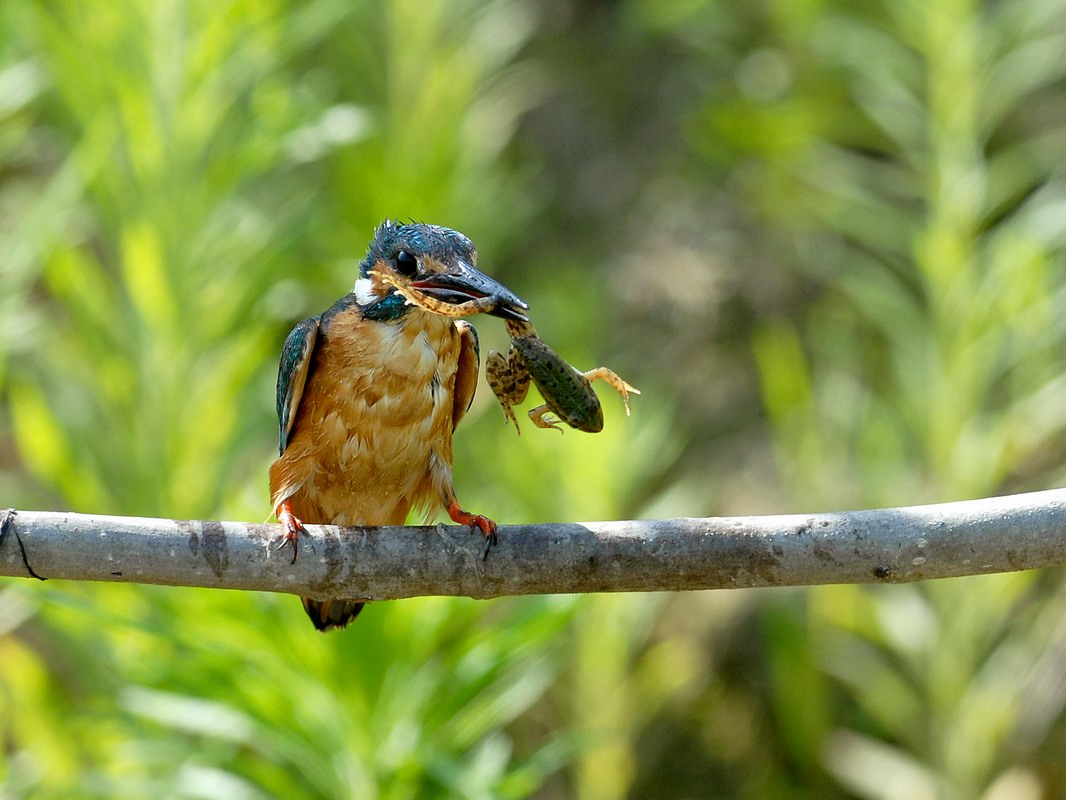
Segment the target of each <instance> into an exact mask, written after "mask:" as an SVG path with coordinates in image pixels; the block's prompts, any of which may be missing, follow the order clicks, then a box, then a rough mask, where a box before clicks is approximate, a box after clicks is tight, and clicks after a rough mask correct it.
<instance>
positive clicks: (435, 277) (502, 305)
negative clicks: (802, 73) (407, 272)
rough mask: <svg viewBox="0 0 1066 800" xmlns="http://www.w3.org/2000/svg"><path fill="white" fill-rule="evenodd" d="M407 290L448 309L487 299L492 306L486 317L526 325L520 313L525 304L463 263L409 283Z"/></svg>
mask: <svg viewBox="0 0 1066 800" xmlns="http://www.w3.org/2000/svg"><path fill="white" fill-rule="evenodd" d="M411 288H412V289H417V290H418V291H419V292H421V293H422V294H424V295H428V296H429V297H432V298H434V299H436V300H440V301H442V302H445V303H450V304H452V305H459V304H460V303H465V302H467V301H468V300H480V299H482V298H485V297H488V298H491V299H492V300H493V301H494V302H493V306H492V308H491V309H489V310H488V311H487V312H486V313H488V314H491V315H492V316H494V317H502V318H503V319H513V320H516V321H518V322H528V319H529V318H528V317H526V315H525V314H523V313H522V312H523V311H525V310H526V309H527V308H529V304H528V303H526V302H525V301H524V300H523V299H522V298H520V297H519V296H518V295H516V294H515V293H514V292H512V291H511V290H510V289H508V288H507V287H506V286H504V285H503V284H502V283H499V282H498V281H494V280H493V279H492V278H490V277H489V276H488V275H486V274H485V273H483V272H481V271H480V270H477V269H475V268H474V267H472V266H470V265H469V264H467V263H465V262H463V261H460V262H459V263H458V264H457V265H456V266H455V267H452V268H449V269H448V270H446V271H444V272H437V273H434V274H432V275H427V276H425V277H424V278H422V279H421V280H417V281H412V282H411Z"/></svg>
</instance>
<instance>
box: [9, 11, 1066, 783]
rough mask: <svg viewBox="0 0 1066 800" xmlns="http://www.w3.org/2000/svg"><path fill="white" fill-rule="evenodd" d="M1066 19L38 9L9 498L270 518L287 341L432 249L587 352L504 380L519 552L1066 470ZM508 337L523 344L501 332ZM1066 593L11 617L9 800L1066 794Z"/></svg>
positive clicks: (1015, 482) (25, 25) (494, 439)
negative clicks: (574, 379)
mask: <svg viewBox="0 0 1066 800" xmlns="http://www.w3.org/2000/svg"><path fill="white" fill-rule="evenodd" d="M1063 52H1066V3H1064V2H1062V0H1012V1H1011V2H990V3H977V2H975V1H974V0H937V2H931V3H927V4H921V3H911V2H905V3H896V2H889V1H888V0H865V2H861V3H845V2H841V1H840V0H837V1H835V2H831V1H830V0H807V1H806V2H802V3H795V2H779V1H778V0H764V2H762V3H757V4H736V3H724V2H721V0H666V1H665V2H659V1H658V0H657V1H656V2H652V1H651V0H627V1H626V2H621V3H577V2H572V0H557V1H556V2H551V3H535V2H533V1H532V0H461V1H460V2H453V3H444V2H442V0H430V2H414V0H390V2H385V3H370V2H354V3H353V2H344V1H343V0H311V2H306V3H295V2H290V1H289V0H231V1H227V2H221V3H197V2H193V3H188V2H177V1H176V0H122V1H121V2H116V3H112V4H106V5H100V4H89V5H86V4H80V3H74V2H51V3H45V2H26V3H6V4H2V5H0V505H14V506H16V507H22V508H54V509H58V508H70V509H73V510H76V511H82V512H97V513H109V514H141V515H151V516H166V517H202V518H210V517H214V518H220V517H221V518H241V519H249V520H261V519H263V518H264V517H265V516H266V513H267V511H268V509H267V508H266V506H267V499H266V490H265V473H266V468H267V466H268V465H269V463H270V460H271V458H272V456H273V447H274V442H275V441H276V436H275V432H274V428H275V425H276V421H275V420H274V419H273V408H272V405H273V399H272V398H273V382H274V377H275V372H274V371H275V367H276V355H277V353H278V351H279V348H280V343H281V341H282V339H283V337H284V335H285V333H286V332H287V330H288V327H289V326H290V325H291V324H292V323H293V321H295V320H296V319H299V318H302V317H304V316H307V315H310V314H314V313H317V312H318V311H320V310H321V309H322V308H324V307H326V306H327V305H328V304H329V303H330V302H331V301H332V300H333V299H334V298H336V297H337V296H338V295H339V294H340V293H342V292H343V291H345V290H347V289H348V288H349V286H350V285H351V282H352V281H353V278H354V271H355V265H356V263H357V261H358V259H359V258H360V257H361V255H362V252H363V250H364V248H365V246H366V241H367V239H368V238H369V236H370V234H371V231H372V228H373V226H374V225H375V224H376V223H377V222H379V221H380V220H381V219H383V218H384V217H386V216H398V217H403V218H407V217H412V218H415V219H424V220H427V221H433V222H439V223H442V224H447V225H451V226H454V227H457V228H459V229H460V230H463V231H464V232H466V233H467V234H468V235H470V236H471V237H472V238H473V239H474V241H475V242H477V243H478V245H479V248H480V250H481V254H482V260H481V265H482V266H483V267H485V268H486V269H487V270H488V271H490V272H492V273H493V274H495V275H496V276H498V277H500V278H501V279H502V280H504V282H506V283H507V284H508V285H509V286H511V287H512V288H513V289H515V291H517V292H518V293H519V294H520V295H521V296H523V297H524V298H526V299H527V300H529V301H530V302H531V304H532V306H533V309H534V312H535V317H536V320H537V323H538V327H539V328H540V330H541V332H542V334H543V335H544V336H545V337H546V338H548V339H549V340H550V341H551V342H552V343H553V345H554V346H555V347H556V348H557V349H559V350H560V352H563V353H565V354H566V355H567V357H568V358H569V359H570V360H572V361H574V362H575V363H577V364H580V365H588V366H594V365H596V364H600V363H605V364H609V365H610V366H612V367H614V368H617V369H618V371H619V372H620V373H621V374H623V375H625V376H626V377H627V378H628V379H629V380H631V381H632V382H633V383H635V384H636V385H638V386H639V387H640V388H641V389H642V390H643V391H644V394H643V395H642V396H641V397H640V398H638V399H637V401H636V402H635V404H634V416H633V417H632V418H630V419H626V418H625V417H624V416H623V415H622V413H621V410H620V405H621V404H620V403H618V402H616V400H615V399H614V398H611V397H605V405H606V410H607V415H608V417H607V425H606V430H605V432H604V433H603V434H600V435H597V436H596V438H595V439H587V438H586V437H585V436H583V435H581V434H578V433H576V432H570V433H567V434H566V435H565V436H561V437H560V436H556V435H552V434H544V433H542V432H539V431H536V430H533V429H532V428H531V427H530V426H528V425H527V426H525V428H524V429H525V431H526V433H525V434H524V435H523V436H522V437H521V438H516V437H515V436H514V433H513V431H512V430H511V429H509V428H507V427H505V426H504V425H503V423H502V415H501V414H500V412H499V409H498V408H496V407H494V403H493V402H492V401H491V397H488V396H487V395H488V394H489V393H488V392H486V391H485V390H484V389H482V391H481V393H480V395H479V396H478V398H477V399H476V403H475V406H474V409H473V411H472V412H471V415H470V417H468V419H467V420H466V421H464V423H463V426H462V427H461V429H460V433H459V436H458V439H457V455H456V475H457V481H458V490H459V493H460V496H461V497H462V498H463V499H464V503H466V504H467V505H468V507H470V508H472V509H475V510H477V511H479V512H481V513H485V514H488V515H490V516H492V517H495V518H496V519H498V520H500V521H502V522H518V521H538V520H551V519H571V520H573V519H595V518H627V517H640V516H644V517H651V516H680V515H699V514H711V513H750V514H755V513H771V512H774V511H785V510H789V511H813V510H824V509H835V508H846V507H860V506H873V505H902V504H908V503H917V502H929V501H937V500H949V499H962V498H966V497H975V496H979V495H985V494H993V493H997V492H1005V491H1011V490H1023V489H1030V488H1042V487H1046V486H1049V485H1055V484H1058V483H1061V482H1062V479H1063V477H1064V474H1066V473H1064V471H1063V469H1062V467H1061V466H1060V465H1061V464H1063V463H1064V461H1066V458H1064V456H1066V452H1064V451H1066V436H1064V427H1066V410H1064V409H1066V403H1063V402H1062V397H1063V395H1064V393H1066V382H1064V379H1063V377H1062V372H1061V368H1060V364H1061V363H1062V360H1063V355H1064V352H1063V350H1064V334H1066V330H1064V325H1063V319H1066V316H1064V314H1063V313H1062V309H1063V298H1064V294H1063V285H1064V283H1063V272H1064V270H1063V267H1064V257H1063V256H1064V254H1063V250H1064V247H1066V214H1064V213H1063V209H1064V208H1066V174H1064V167H1063V165H1064V164H1066V135H1064V134H1066V61H1064V60H1063V59H1062V57H1061V54H1062V53H1063ZM478 325H479V330H480V332H481V334H482V339H483V347H484V349H486V350H487V349H488V347H491V346H496V347H500V346H501V345H503V344H504V339H505V337H504V336H503V333H502V330H501V326H499V325H498V324H494V321H493V320H487V321H481V322H479V323H478ZM1064 619H1066V585H1064V584H1063V582H1062V580H1061V577H1060V576H1059V575H1057V574H1055V573H1047V574H1026V573H1023V574H1017V575H1004V576H989V577H984V578H980V579H966V580H957V581H942V582H937V583H935V584H927V585H913V586H900V587H873V588H865V587H855V586H838V587H820V588H818V589H813V590H805V591H798V590H776V591H765V592H754V591H749V592H717V593H701V594H692V595H679V596H676V597H665V596H625V595H623V596H591V597H580V598H572V597H565V598H559V597H548V598H524V599H514V600H503V601H495V602H491V603H475V602H472V601H464V600H458V599H456V600H445V599H425V600H412V601H404V602H395V603H388V604H381V605H374V606H372V607H371V608H370V609H369V610H368V611H367V612H366V613H364V614H363V615H362V616H361V617H360V619H359V621H358V623H357V624H356V625H355V626H353V628H352V629H351V630H349V631H347V632H345V633H343V634H336V635H330V636H325V637H324V636H321V635H319V634H317V633H315V631H313V630H312V629H311V627H310V625H308V624H307V622H306V619H305V618H304V616H303V612H302V611H301V609H300V608H299V604H298V603H297V602H296V601H295V600H294V599H292V598H289V597H284V596H267V595H255V594H249V593H235V592H210V591H194V590H185V589H167V588H161V587H140V586H96V585H89V584H56V583H52V582H49V583H46V584H32V585H31V584H29V583H26V582H23V581H9V582H8V583H7V585H5V586H4V587H3V589H2V590H0V737H2V741H3V748H0V798H17V797H35V798H50V797H55V798H77V797H85V798H97V797H100V798H103V797H107V798H121V797H130V798H140V797H187V798H260V797H286V798H289V797H296V798H298V797H329V798H335V797H360V798H363V797H383V798H405V797H411V798H414V797H419V798H421V797H468V798H489V797H505V798H506V797H527V796H537V797H541V798H561V797H577V798H583V799H588V800H594V799H598V798H607V799H609V798H621V797H634V798H642V797H647V798H658V797H750V798H756V797H757V798H764V797H775V798H776V797H782V798H788V797H795V798H800V797H814V796H816V797H860V798H878V799H880V798H884V799H885V800H891V799H894V798H907V800H911V798H951V799H952V800H954V799H955V798H958V799H959V800H964V799H965V798H985V800H1000V799H1001V798H1012V799H1013V798H1020V799H1021V800H1026V799H1027V798H1040V797H1055V796H1061V795H1063V794H1066V769H1064V768H1063V764H1066V723H1064V721H1063V713H1062V710H1063V706H1064V704H1066V688H1064V687H1066V680H1064V677H1066V667H1064V666H1063V665H1064V664H1066V625H1064V623H1063V622H1062V620H1064Z"/></svg>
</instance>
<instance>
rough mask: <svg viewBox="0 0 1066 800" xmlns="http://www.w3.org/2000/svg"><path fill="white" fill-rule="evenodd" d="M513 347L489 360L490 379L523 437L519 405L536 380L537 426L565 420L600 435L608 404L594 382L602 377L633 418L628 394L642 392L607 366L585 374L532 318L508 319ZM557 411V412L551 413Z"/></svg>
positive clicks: (532, 416)
mask: <svg viewBox="0 0 1066 800" xmlns="http://www.w3.org/2000/svg"><path fill="white" fill-rule="evenodd" d="M506 326H507V334H508V336H509V337H510V339H511V346H510V348H509V350H508V352H507V356H506V357H505V356H504V355H503V354H501V353H499V352H498V351H496V350H493V351H491V352H490V353H489V355H488V358H487V359H486V360H485V378H486V380H488V383H489V387H490V388H491V389H492V393H493V394H495V395H496V399H497V400H499V402H500V405H501V406H503V413H504V418H505V421H506V422H512V423H514V426H515V430H516V431H518V433H519V435H521V433H522V429H521V428H520V427H519V426H518V418H517V417H516V416H515V413H514V407H515V406H516V405H518V404H519V403H521V402H522V401H523V400H525V399H526V394H527V393H528V392H529V384H530V382H532V383H534V384H536V386H537V390H538V391H539V392H540V395H541V397H542V398H543V399H544V404H543V405H539V406H537V407H536V408H533V409H531V410H530V411H529V418H530V419H531V420H532V421H533V424H534V425H536V426H537V427H538V428H545V429H551V430H557V431H559V432H560V433H562V431H563V429H562V428H561V427H560V423H563V422H565V423H566V424H567V425H569V426H570V427H571V428H574V429H575V430H579V431H584V432H585V433H599V432H600V431H602V430H603V408H602V407H601V406H600V400H599V398H598V397H597V396H596V392H595V391H593V389H592V382H593V381H596V380H602V381H603V382H604V383H606V384H607V385H608V386H610V387H611V388H612V389H614V390H615V391H616V392H618V393H619V394H620V395H622V402H623V403H624V404H625V408H626V416H629V413H630V408H629V395H630V394H640V390H639V389H636V388H634V387H633V386H630V385H629V384H628V383H626V382H625V381H624V380H622V378H620V377H619V376H618V375H617V374H616V373H615V372H613V371H611V370H609V369H607V368H606V367H597V368H596V369H592V370H588V371H587V372H582V371H581V370H578V369H577V368H576V367H574V366H572V365H571V364H569V363H568V362H567V361H566V360H565V359H563V357H562V356H560V355H559V354H558V353H556V352H555V351H554V350H553V349H552V348H551V347H550V346H549V345H548V344H547V343H546V342H545V341H544V340H543V339H541V338H540V336H539V335H538V334H537V330H536V328H535V327H534V326H533V324H532V322H530V321H529V320H507V321H506ZM552 415H554V416H552Z"/></svg>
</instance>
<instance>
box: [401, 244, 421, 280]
mask: <svg viewBox="0 0 1066 800" xmlns="http://www.w3.org/2000/svg"><path fill="white" fill-rule="evenodd" d="M417 270H418V259H416V258H415V257H414V256H413V255H411V254H410V253H408V252H407V251H406V250H401V251H400V252H399V253H397V254H396V271H397V272H399V273H400V274H401V275H406V276H407V277H408V278H410V277H413V276H414V274H415V272H416V271H417Z"/></svg>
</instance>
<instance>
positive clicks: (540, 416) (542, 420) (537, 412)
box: [529, 404, 564, 433]
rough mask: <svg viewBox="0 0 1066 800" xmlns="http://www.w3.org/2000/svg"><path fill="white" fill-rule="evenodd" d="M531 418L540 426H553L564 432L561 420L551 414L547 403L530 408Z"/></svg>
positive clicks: (554, 428)
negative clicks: (560, 423)
mask: <svg viewBox="0 0 1066 800" xmlns="http://www.w3.org/2000/svg"><path fill="white" fill-rule="evenodd" d="M529 418H530V419H531V420H533V424H534V425H536V426H537V427H538V428H552V429H553V430H557V431H559V433H563V432H564V431H563V429H562V427H561V426H560V425H559V422H560V420H558V419H557V418H555V417H553V416H551V414H550V412H549V410H548V406H547V404H545V405H542V406H537V407H536V408H531V409H530V410H529Z"/></svg>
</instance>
